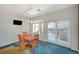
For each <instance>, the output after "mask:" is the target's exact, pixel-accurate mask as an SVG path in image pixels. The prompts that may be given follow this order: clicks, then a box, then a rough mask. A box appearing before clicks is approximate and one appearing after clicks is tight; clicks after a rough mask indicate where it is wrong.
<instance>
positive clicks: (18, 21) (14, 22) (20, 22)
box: [13, 20, 22, 25]
mask: <svg viewBox="0 0 79 59" xmlns="http://www.w3.org/2000/svg"><path fill="white" fill-rule="evenodd" d="M13 24H14V25H22V21H20V20H13Z"/></svg>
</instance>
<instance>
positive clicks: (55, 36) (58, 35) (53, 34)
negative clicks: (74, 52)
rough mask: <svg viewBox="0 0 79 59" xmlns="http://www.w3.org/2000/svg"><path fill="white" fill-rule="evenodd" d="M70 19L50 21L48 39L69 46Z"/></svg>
mask: <svg viewBox="0 0 79 59" xmlns="http://www.w3.org/2000/svg"><path fill="white" fill-rule="evenodd" d="M69 36H70V35H69V21H56V22H49V23H48V40H50V41H51V42H55V43H57V44H60V45H63V46H66V47H69V43H70V42H69V41H70V39H69Z"/></svg>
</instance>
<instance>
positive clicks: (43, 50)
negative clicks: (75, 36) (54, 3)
mask: <svg viewBox="0 0 79 59" xmlns="http://www.w3.org/2000/svg"><path fill="white" fill-rule="evenodd" d="M30 53H31V54H78V52H77V51H73V50H71V49H69V48H65V47H62V46H59V45H56V44H53V43H48V42H43V41H39V42H38V45H37V47H35V48H33V49H31V51H30Z"/></svg>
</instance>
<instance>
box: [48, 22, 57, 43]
mask: <svg viewBox="0 0 79 59" xmlns="http://www.w3.org/2000/svg"><path fill="white" fill-rule="evenodd" d="M48 40H49V41H52V42H55V41H56V22H50V23H48Z"/></svg>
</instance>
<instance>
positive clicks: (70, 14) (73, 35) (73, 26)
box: [34, 5, 78, 50]
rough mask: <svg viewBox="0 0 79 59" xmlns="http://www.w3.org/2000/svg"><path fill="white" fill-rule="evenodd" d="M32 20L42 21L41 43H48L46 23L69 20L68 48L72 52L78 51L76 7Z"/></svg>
mask: <svg viewBox="0 0 79 59" xmlns="http://www.w3.org/2000/svg"><path fill="white" fill-rule="evenodd" d="M34 19H43V20H44V29H43V30H44V38H43V39H42V40H43V41H48V39H47V23H48V22H50V21H58V20H70V41H71V43H70V44H71V45H70V48H71V49H73V50H78V5H74V6H72V7H69V8H66V9H63V10H59V11H56V12H51V13H48V14H45V15H42V16H38V17H36V18H34Z"/></svg>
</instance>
